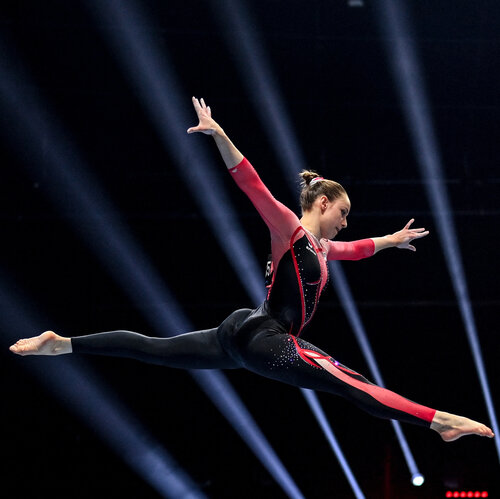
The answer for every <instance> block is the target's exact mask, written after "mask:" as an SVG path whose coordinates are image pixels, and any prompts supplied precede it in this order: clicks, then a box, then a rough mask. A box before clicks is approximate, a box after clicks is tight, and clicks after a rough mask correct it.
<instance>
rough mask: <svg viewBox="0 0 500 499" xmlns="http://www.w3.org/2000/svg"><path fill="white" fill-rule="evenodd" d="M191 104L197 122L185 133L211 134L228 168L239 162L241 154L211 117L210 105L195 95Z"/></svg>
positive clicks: (241, 158)
mask: <svg viewBox="0 0 500 499" xmlns="http://www.w3.org/2000/svg"><path fill="white" fill-rule="evenodd" d="M193 106H194V109H195V111H196V114H197V115H198V120H199V123H198V126H193V127H191V128H188V131H187V133H195V132H201V133H204V134H206V135H211V136H212V137H213V138H214V140H215V143H216V144H217V147H218V149H219V152H220V154H221V156H222V159H223V160H224V163H225V164H226V166H227V168H228V169H230V168H234V167H235V166H236V165H238V164H239V163H241V161H242V160H243V154H241V152H240V151H238V149H237V148H236V146H235V145H234V144H233V143H232V142H231V140H229V137H228V136H227V135H226V134H225V132H224V130H223V129H222V127H221V126H220V125H219V124H218V123H217V122H216V121H215V120H214V119H213V118H212V111H211V109H210V106H207V105H206V104H205V101H204V100H203V99H200V100H198V99H197V98H196V97H193Z"/></svg>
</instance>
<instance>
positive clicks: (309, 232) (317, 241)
mask: <svg viewBox="0 0 500 499" xmlns="http://www.w3.org/2000/svg"><path fill="white" fill-rule="evenodd" d="M302 228H303V229H304V230H305V231H306V232H307V233H308V234H309V235H310V236H311V237H312V238H313V239H314V241H316V243H317V245H318V246H319V247H320V248H323V246H322V244H321V239H318V238H317V237H316V236H315V235H314V234H313V233H312V232H311V231H310V230H309V229H306V228H305V227H304V226H302Z"/></svg>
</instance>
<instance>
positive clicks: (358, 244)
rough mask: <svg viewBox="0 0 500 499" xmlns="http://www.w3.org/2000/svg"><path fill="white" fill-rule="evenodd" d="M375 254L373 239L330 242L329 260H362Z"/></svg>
mask: <svg viewBox="0 0 500 499" xmlns="http://www.w3.org/2000/svg"><path fill="white" fill-rule="evenodd" d="M374 253H375V243H374V241H373V239H360V240H359V241H351V242H343V241H328V256H327V258H328V260H361V259H362V258H368V257H369V256H372V255H373V254H374Z"/></svg>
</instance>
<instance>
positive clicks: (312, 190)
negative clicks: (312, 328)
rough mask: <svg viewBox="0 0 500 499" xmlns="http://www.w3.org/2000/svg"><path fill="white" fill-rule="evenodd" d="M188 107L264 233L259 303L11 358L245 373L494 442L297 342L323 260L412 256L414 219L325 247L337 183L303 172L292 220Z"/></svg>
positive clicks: (199, 108)
mask: <svg viewBox="0 0 500 499" xmlns="http://www.w3.org/2000/svg"><path fill="white" fill-rule="evenodd" d="M193 105H194V108H195V110H196V113H197V115H198V119H199V124H198V125H197V126H195V127H191V128H189V129H188V131H187V132H188V133H195V132H201V133H204V134H207V135H212V137H213V138H214V140H215V143H216V145H217V147H218V149H219V152H220V154H221V156H222V159H223V160H224V163H225V164H226V166H227V168H228V170H229V173H230V174H231V176H232V177H233V179H234V181H235V182H236V184H237V185H238V187H239V188H240V189H241V190H242V191H243V192H245V194H246V195H247V196H248V197H249V199H250V201H251V202H252V203H253V205H254V206H255V208H256V210H257V211H258V213H259V214H260V216H261V217H262V219H263V220H264V222H265V223H266V225H267V227H268V228H269V231H270V235H271V249H272V257H271V262H270V263H269V265H268V273H267V281H268V293H267V297H266V300H265V301H264V303H262V304H261V305H260V306H259V307H257V308H256V309H253V310H251V309H241V310H236V311H235V312H233V313H232V314H231V315H229V317H227V318H226V319H225V320H224V321H223V322H222V323H221V324H220V325H219V326H218V327H216V328H212V329H206V330H202V331H195V332H190V333H185V334H180V335H178V336H174V337H170V338H153V337H148V336H143V335H141V334H138V333H134V332H131V331H110V332H104V333H96V334H90V335H86V336H77V337H72V338H68V337H63V336H59V335H58V334H56V333H54V332H53V331H46V332H44V333H42V334H41V335H39V336H37V337H33V338H28V339H21V340H19V341H18V342H17V343H15V344H14V345H12V346H11V347H10V350H11V351H12V352H14V353H16V354H19V355H60V354H69V353H74V354H99V355H111V356H119V357H128V358H133V359H138V360H140V361H144V362H148V363H154V364H160V365H164V366H168V367H176V368H183V369H216V368H218V369H236V368H245V369H248V370H249V371H252V372H254V373H257V374H260V375H261V376H265V377H268V378H271V379H275V380H279V381H282V382H284V383H288V384H291V385H295V386H299V387H304V388H309V389H312V390H321V391H324V392H328V393H332V394H334V395H340V396H341V397H344V398H346V399H348V400H350V401H351V402H352V403H354V404H356V405H357V406H358V407H359V408H361V409H363V410H365V411H367V412H368V413H370V414H372V415H374V416H377V417H380V418H385V419H396V420H398V421H404V422H407V423H412V424H416V425H420V426H424V427H427V428H431V429H433V430H435V431H436V432H438V433H439V434H440V436H441V438H442V439H443V440H444V441H452V440H456V439H458V438H460V437H462V436H464V435H471V434H475V435H480V436H484V437H490V438H493V436H494V434H493V432H492V430H491V429H490V428H488V427H487V426H485V425H483V424H481V423H478V422H476V421H473V420H471V419H468V418H465V417H462V416H457V415H454V414H449V413H446V412H442V411H437V410H435V409H432V408H430V407H426V406H423V405H420V404H417V403H415V402H412V401H411V400H408V399H406V398H404V397H402V396H400V395H398V394H396V393H394V392H391V391H389V390H387V389H385V388H382V387H379V386H377V385H375V384H373V383H371V382H370V381H368V380H367V379H366V378H364V377H363V376H362V375H360V374H358V373H357V372H355V371H353V370H352V369H350V368H348V367H346V366H345V365H343V364H341V363H339V362H338V361H336V360H335V359H334V358H333V357H331V356H330V355H328V354H327V353H325V352H323V351H322V350H320V349H319V348H317V347H315V346H314V345H312V344H310V343H308V342H307V341H305V340H304V339H303V338H302V337H301V335H302V333H303V331H304V330H305V329H306V327H307V326H309V323H310V322H311V320H312V318H313V316H314V313H315V311H316V307H317V304H318V301H319V297H320V295H321V292H322V291H323V289H324V287H325V285H326V284H327V281H328V267H327V261H328V260H359V259H361V258H367V257H371V256H373V255H374V254H375V253H377V252H379V251H381V250H384V249H387V248H392V247H396V248H403V249H408V250H411V251H415V247H414V246H413V245H412V242H413V241H414V240H415V239H420V238H422V237H424V236H426V235H427V234H428V231H426V230H425V229H423V228H419V229H414V228H411V225H412V224H413V222H414V220H413V219H412V220H410V221H409V222H408V223H407V224H406V226H405V227H404V228H403V229H401V230H399V231H397V232H395V233H393V234H390V235H387V236H384V237H372V238H369V239H362V240H359V241H353V242H340V241H332V239H334V238H335V237H336V236H337V235H338V233H339V232H340V231H341V230H342V229H345V228H346V227H347V216H348V215H349V211H350V208H351V203H350V201H349V197H348V196H347V193H346V191H345V190H344V188H343V187H342V186H341V185H340V184H339V183H337V182H334V181H332V180H327V179H325V178H323V177H321V176H319V175H318V174H317V173H315V172H311V171H303V172H302V173H301V174H300V176H301V182H302V191H301V194H300V203H301V207H302V217H301V218H300V220H299V218H298V217H297V216H296V215H295V214H294V213H293V212H292V211H291V210H289V209H288V208H287V207H286V206H284V205H283V204H281V203H280V202H279V201H277V200H276V199H275V198H274V197H273V196H272V194H271V193H270V192H269V190H268V189H267V188H266V186H265V185H264V184H263V183H262V181H261V179H260V178H259V176H258V175H257V172H256V171H255V170H254V168H253V167H252V165H251V164H250V163H249V161H248V160H247V159H246V158H244V157H243V155H242V154H241V153H240V151H239V150H238V149H237V148H236V147H235V146H234V145H233V143H232V142H231V141H230V139H229V138H228V136H227V135H226V134H225V132H224V130H223V129H222V128H221V127H220V126H219V125H218V124H217V123H216V122H215V121H214V119H213V118H212V113H211V110H210V107H208V106H207V105H206V104H205V102H204V101H203V99H201V100H198V99H196V98H195V97H193Z"/></svg>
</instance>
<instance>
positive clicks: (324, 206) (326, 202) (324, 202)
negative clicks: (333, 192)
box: [319, 194, 330, 213]
mask: <svg viewBox="0 0 500 499" xmlns="http://www.w3.org/2000/svg"><path fill="white" fill-rule="evenodd" d="M329 203H330V200H329V199H328V198H327V197H326V196H325V195H324V194H323V195H322V196H321V197H320V201H319V206H320V207H321V213H323V212H324V211H325V210H326V209H327V208H328V205H329Z"/></svg>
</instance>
